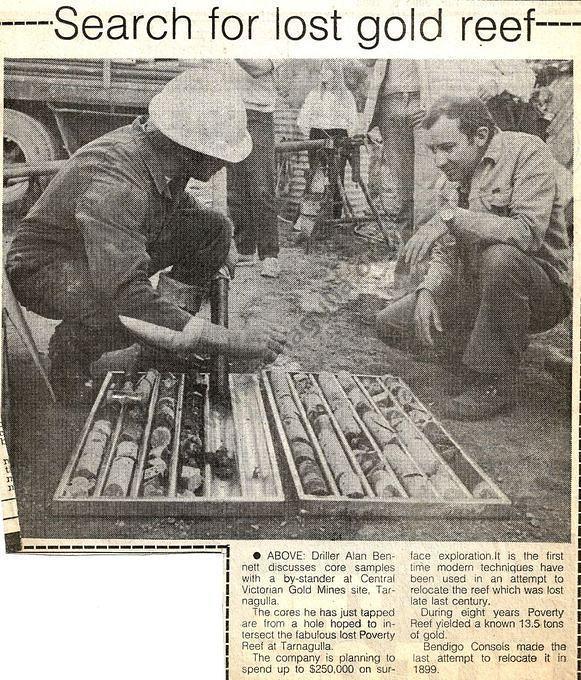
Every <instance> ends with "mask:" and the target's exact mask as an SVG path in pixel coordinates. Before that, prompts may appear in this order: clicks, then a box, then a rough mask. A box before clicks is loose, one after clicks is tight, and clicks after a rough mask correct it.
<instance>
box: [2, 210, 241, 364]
mask: <svg viewBox="0 0 581 680" xmlns="http://www.w3.org/2000/svg"><path fill="white" fill-rule="evenodd" d="M230 242H231V223H230V221H229V220H228V219H227V218H226V217H224V216H223V215H221V214H220V213H217V212H214V211H209V210H204V209H200V208H199V206H195V207H191V208H185V209H184V210H179V212H178V213H177V214H176V215H175V217H174V219H173V220H172V221H171V222H170V223H168V224H166V225H165V227H164V229H163V230H162V232H161V234H160V236H159V238H158V239H157V241H156V242H155V244H152V245H151V246H149V248H148V253H149V255H150V257H151V262H150V269H149V271H148V275H149V276H153V274H155V273H157V272H158V271H161V270H163V269H166V268H167V267H169V266H172V269H171V273H170V274H169V276H170V277H171V278H173V279H175V280H176V281H177V282H179V283H181V284H186V285H187V286H192V289H194V290H197V291H199V298H198V307H199V303H200V302H201V300H202V298H203V296H204V293H206V292H208V291H209V286H210V282H211V279H212V277H213V275H214V274H215V273H216V272H217V271H218V270H219V269H220V267H221V266H222V265H223V264H224V262H225V261H226V257H227V255H228V250H229V247H230ZM7 271H8V275H9V277H10V281H11V284H12V287H13V289H14V293H15V295H16V297H17V299H18V300H19V301H20V303H21V304H23V305H24V306H25V307H26V308H27V309H29V310H31V311H33V312H35V313H37V314H40V315H41V316H44V317H46V318H49V319H63V321H64V324H61V326H60V327H59V329H60V333H61V334H63V333H64V328H63V326H66V327H67V328H68V329H69V330H68V331H67V332H69V333H70V335H71V336H73V337H74V338H75V339H76V344H78V345H79V348H78V349H79V351H81V352H82V353H83V354H84V355H85V356H86V359H87V361H88V362H92V361H96V360H97V359H98V358H99V357H100V356H101V355H102V354H103V353H105V352H110V351H112V350H115V349H121V348H123V347H128V346H130V345H132V344H133V343H134V342H135V339H134V338H133V337H132V336H131V335H130V334H129V333H128V332H127V331H126V330H125V328H124V326H123V325H122V324H121V322H120V321H119V318H118V316H117V313H116V312H115V311H114V308H113V305H112V304H111V302H110V301H108V300H106V299H104V298H102V297H99V296H98V294H97V292H96V291H95V289H94V287H93V284H92V281H91V275H90V273H89V268H88V263H87V260H86V259H83V258H80V257H77V258H72V257H71V255H70V254H69V253H67V252H66V251H63V252H62V253H58V254H56V257H55V261H54V262H51V263H50V264H43V265H41V266H39V268H38V269H37V270H35V268H34V263H31V262H27V266H26V273H25V274H24V273H23V274H22V275H21V273H20V272H19V270H18V269H14V270H13V271H12V272H11V271H10V263H8V264H7ZM187 311H191V312H192V313H195V311H197V310H196V309H191V310H190V309H188V310H187Z"/></svg>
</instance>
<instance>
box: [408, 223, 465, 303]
mask: <svg viewBox="0 0 581 680" xmlns="http://www.w3.org/2000/svg"><path fill="white" fill-rule="evenodd" d="M457 277H458V251H457V248H456V243H455V241H454V239H453V238H451V237H450V236H447V237H444V238H443V239H441V240H440V241H438V242H437V243H436V245H435V246H434V247H433V249H432V255H431V257H430V263H429V265H428V271H427V273H426V276H425V277H424V280H423V281H422V283H421V284H420V285H419V286H418V289H417V290H418V292H419V291H420V290H428V291H430V293H432V294H433V295H434V297H442V296H443V295H446V294H447V293H449V292H450V290H451V289H452V287H453V285H454V283H455V282H456V280H457Z"/></svg>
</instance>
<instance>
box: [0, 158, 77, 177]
mask: <svg viewBox="0 0 581 680" xmlns="http://www.w3.org/2000/svg"><path fill="white" fill-rule="evenodd" d="M65 163H66V159H64V160H59V161H39V162H38V163H10V164H8V165H5V166H4V180H5V181H6V180H10V179H16V178H18V177H24V178H26V177H43V176H46V175H55V174H56V173H57V172H58V171H59V170H60V169H61V168H62V167H63V165H64V164H65Z"/></svg>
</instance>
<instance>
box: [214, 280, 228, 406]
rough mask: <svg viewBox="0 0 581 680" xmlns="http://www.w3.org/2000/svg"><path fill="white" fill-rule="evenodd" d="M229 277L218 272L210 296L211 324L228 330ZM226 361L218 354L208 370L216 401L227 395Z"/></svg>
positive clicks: (225, 358)
mask: <svg viewBox="0 0 581 680" xmlns="http://www.w3.org/2000/svg"><path fill="white" fill-rule="evenodd" d="M229 279H230V277H229V275H228V273H227V270H226V272H223V271H222V270H220V272H218V274H217V276H216V277H215V278H214V280H213V281H212V290H211V294H210V314H211V321H212V323H215V324H218V325H220V326H224V328H228V287H229V283H230V280H229ZM228 392H229V390H228V359H227V357H225V356H224V355H223V354H218V355H217V356H216V357H214V360H213V361H212V367H211V369H210V395H211V396H215V397H217V399H218V400H220V399H223V398H224V397H225V396H227V395H228Z"/></svg>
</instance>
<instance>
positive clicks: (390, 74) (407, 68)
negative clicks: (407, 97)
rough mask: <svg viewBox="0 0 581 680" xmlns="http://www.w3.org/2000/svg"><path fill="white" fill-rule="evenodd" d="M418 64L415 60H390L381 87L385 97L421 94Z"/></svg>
mask: <svg viewBox="0 0 581 680" xmlns="http://www.w3.org/2000/svg"><path fill="white" fill-rule="evenodd" d="M419 90H420V75H419V72H418V64H417V62H416V61H414V60H413V59H390V60H389V64H388V66H387V72H386V74H385V78H384V80H383V84H382V86H381V92H382V94H383V96H388V95H390V94H394V93H396V92H419Z"/></svg>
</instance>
